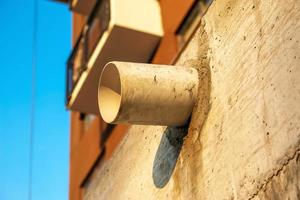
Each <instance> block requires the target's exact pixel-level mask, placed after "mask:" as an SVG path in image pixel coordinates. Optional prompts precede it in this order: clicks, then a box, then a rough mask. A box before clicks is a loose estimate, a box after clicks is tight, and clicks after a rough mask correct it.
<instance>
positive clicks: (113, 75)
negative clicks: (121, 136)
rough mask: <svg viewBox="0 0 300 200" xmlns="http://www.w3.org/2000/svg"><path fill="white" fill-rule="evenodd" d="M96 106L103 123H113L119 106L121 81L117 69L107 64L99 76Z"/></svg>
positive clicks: (111, 64)
mask: <svg viewBox="0 0 300 200" xmlns="http://www.w3.org/2000/svg"><path fill="white" fill-rule="evenodd" d="M98 104H99V109H100V113H101V116H102V118H103V119H104V121H106V122H108V123H111V122H113V121H114V120H115V119H116V117H117V115H118V112H119V109H120V105H121V81H120V74H119V71H118V69H117V67H116V66H115V65H114V64H113V63H108V64H107V65H106V66H105V67H104V69H103V71H102V73H101V76H100V81H99V88H98Z"/></svg>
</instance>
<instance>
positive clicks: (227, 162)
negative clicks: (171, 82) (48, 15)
mask: <svg viewBox="0 0 300 200" xmlns="http://www.w3.org/2000/svg"><path fill="white" fill-rule="evenodd" d="M125 4H126V5H125ZM69 5H70V9H71V11H72V14H73V51H72V53H71V54H70V57H69V59H68V65H67V74H68V77H67V92H66V105H67V107H68V108H69V109H70V110H71V133H70V140H71V147H70V148H71V149H70V199H71V200H77V199H87V200H92V199H124V198H125V199H299V198H300V193H299V191H300V189H299V187H300V186H299V185H300V184H299V176H300V175H299V174H300V170H299V169H300V168H299V166H300V162H299V156H300V151H299V146H300V132H299V125H300V107H299V106H300V104H299V102H300V96H299V94H300V93H299V89H300V82H299V80H300V79H299V77H300V68H299V63H300V60H299V59H300V54H299V53H300V46H299V41H300V34H299V33H300V24H299V23H300V20H299V19H300V4H299V1H295V0H290V1H283V0H280V1H275V0H269V1H247V0H224V1H196V0H159V1H155V0H153V1H152V0H144V1H143V0H139V1H135V0H128V1H126V3H124V1H121V0H102V1H96V0H77V1H76V0H73V1H70V2H69ZM147 16H149V17H147ZM150 16H151V17H150ZM112 60H119V61H132V62H143V63H154V64H170V65H178V66H182V67H194V68H197V70H198V72H199V81H200V83H201V84H200V85H199V97H198V101H197V103H196V105H195V108H194V110H193V113H192V116H191V121H190V124H189V127H188V128H187V129H180V130H179V132H178V130H174V129H173V127H161V126H134V125H133V126H130V127H129V126H127V125H110V124H106V123H105V122H104V121H103V120H102V119H101V116H100V115H99V111H98V105H97V100H96V99H97V96H96V94H97V86H98V80H99V76H100V74H101V70H102V69H103V65H104V64H105V63H106V62H109V61H112ZM182 131H183V133H182Z"/></svg>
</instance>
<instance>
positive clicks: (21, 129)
mask: <svg viewBox="0 0 300 200" xmlns="http://www.w3.org/2000/svg"><path fill="white" fill-rule="evenodd" d="M0 27H1V28H0V30H1V31H0V47H1V48H0V58H1V63H0V70H1V78H0V200H26V199H28V166H29V160H28V158H29V156H28V154H29V132H30V131H29V130H30V110H31V107H30V106H31V101H32V99H31V91H32V87H31V79H32V73H31V69H32V34H33V0H27V1H25V0H0ZM37 27H38V31H37V46H36V47H37V54H36V87H35V88H36V92H35V120H34V121H35V124H34V146H33V176H32V178H33V179H32V199H36V200H48V199H49V200H50V199H51V200H60V199H68V180H69V113H68V112H67V111H66V109H65V106H64V94H65V63H66V59H67V57H68V55H69V53H70V48H71V16H70V12H69V10H68V6H67V5H64V4H60V3H55V2H53V1H48V0H39V2H38V26H37Z"/></svg>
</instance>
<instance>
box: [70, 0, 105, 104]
mask: <svg viewBox="0 0 300 200" xmlns="http://www.w3.org/2000/svg"><path fill="white" fill-rule="evenodd" d="M109 20H110V1H109V0H101V1H97V3H96V5H95V7H94V9H93V10H92V12H91V14H90V16H89V18H88V20H87V23H86V25H85V26H84V28H83V30H82V32H81V34H80V36H79V38H78V40H77V42H76V44H75V46H74V48H73V50H72V52H71V55H70V57H69V59H68V61H67V79H66V80H67V85H66V104H68V102H69V100H70V98H71V94H72V92H73V89H74V87H75V86H76V84H77V82H78V80H79V78H80V76H81V75H82V73H83V72H84V71H85V70H86V69H87V62H88V60H89V58H90V57H91V55H92V53H93V51H94V50H95V48H96V45H97V43H98V42H99V40H100V38H101V36H102V34H103V33H104V32H105V31H106V30H107V28H108V25H109Z"/></svg>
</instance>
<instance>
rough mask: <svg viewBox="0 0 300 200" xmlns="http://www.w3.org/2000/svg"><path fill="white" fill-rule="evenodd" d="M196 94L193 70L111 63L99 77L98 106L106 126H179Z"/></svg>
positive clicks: (194, 71)
mask: <svg viewBox="0 0 300 200" xmlns="http://www.w3.org/2000/svg"><path fill="white" fill-rule="evenodd" d="M197 93H198V72H197V70H196V69H194V68H184V67H178V66H169V65H155V64H142V63H127V62H110V63H108V64H107V65H106V66H105V67H104V69H103V72H102V74H101V77H100V81H99V88H98V104H99V109H100V113H101V116H102V118H103V119H104V121H106V122H107V123H113V124H118V123H125V124H144V125H166V126H181V125H184V124H185V123H186V122H187V120H188V118H189V116H190V115H191V112H192V110H193V107H194V104H195V102H196V99H197Z"/></svg>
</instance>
